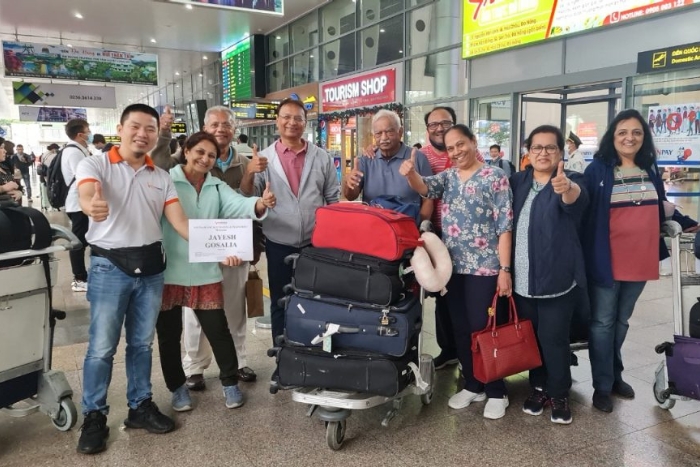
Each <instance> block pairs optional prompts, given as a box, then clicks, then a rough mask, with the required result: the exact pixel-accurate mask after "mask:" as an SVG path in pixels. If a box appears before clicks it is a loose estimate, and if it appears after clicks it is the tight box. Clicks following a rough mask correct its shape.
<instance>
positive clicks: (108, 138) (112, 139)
mask: <svg viewBox="0 0 700 467" xmlns="http://www.w3.org/2000/svg"><path fill="white" fill-rule="evenodd" d="M104 137H105V143H112V144H119V143H121V142H122V138H121V136H119V135H104Z"/></svg>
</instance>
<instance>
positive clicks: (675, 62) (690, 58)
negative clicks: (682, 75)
mask: <svg viewBox="0 0 700 467" xmlns="http://www.w3.org/2000/svg"><path fill="white" fill-rule="evenodd" d="M697 67H700V42H695V43H693V44H685V45H678V46H676V47H666V48H664V49H656V50H649V51H647V52H640V53H639V54H637V73H654V72H658V71H670V70H679V69H683V68H697Z"/></svg>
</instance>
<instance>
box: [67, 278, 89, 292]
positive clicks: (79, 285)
mask: <svg viewBox="0 0 700 467" xmlns="http://www.w3.org/2000/svg"><path fill="white" fill-rule="evenodd" d="M70 288H71V289H73V292H87V282H85V281H78V280H74V281H73V282H71V283H70Z"/></svg>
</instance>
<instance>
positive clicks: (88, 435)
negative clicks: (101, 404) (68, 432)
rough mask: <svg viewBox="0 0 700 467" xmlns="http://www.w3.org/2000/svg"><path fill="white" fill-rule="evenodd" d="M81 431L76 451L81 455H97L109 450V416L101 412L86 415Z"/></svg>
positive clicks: (96, 411)
mask: <svg viewBox="0 0 700 467" xmlns="http://www.w3.org/2000/svg"><path fill="white" fill-rule="evenodd" d="M80 431H81V433H80V440H78V448H77V449H76V450H77V451H78V452H79V453H80V454H97V453H98V452H102V451H104V450H105V449H106V448H107V438H109V427H108V426H107V416H106V415H105V414H103V413H102V412H100V411H99V410H95V411H93V412H88V413H87V414H86V415H85V419H84V420H83V426H81V427H80Z"/></svg>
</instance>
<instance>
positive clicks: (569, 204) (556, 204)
mask: <svg viewBox="0 0 700 467" xmlns="http://www.w3.org/2000/svg"><path fill="white" fill-rule="evenodd" d="M526 144H527V148H528V152H529V154H530V157H531V161H532V165H531V166H529V167H528V168H527V169H525V170H524V171H521V172H518V173H517V174H514V175H513V176H512V177H511V178H510V186H511V188H512V190H513V209H514V218H515V221H514V227H515V229H514V232H513V237H514V242H513V243H514V248H513V261H514V262H513V290H514V292H515V302H516V304H517V307H518V312H519V314H520V317H521V318H523V319H529V320H531V321H532V325H533V327H534V330H535V333H536V335H537V343H538V345H539V348H540V354H541V355H542V366H540V367H539V368H534V369H532V370H530V375H529V376H530V387H531V391H532V392H531V394H530V396H529V397H528V398H527V399H526V400H525V404H524V405H523V411H524V412H525V413H527V414H530V415H540V414H542V412H543V410H544V407H545V406H546V405H551V407H552V413H551V416H550V420H551V421H552V422H554V423H559V424H569V423H571V421H572V417H571V409H570V407H569V387H570V386H571V367H570V350H569V349H570V347H569V329H570V327H571V320H572V316H573V313H574V310H575V309H576V306H577V302H578V301H579V295H580V294H579V290H578V289H577V286H578V287H581V288H584V289H585V286H586V271H585V265H584V261H583V253H582V250H581V243H580V241H579V236H578V228H579V226H580V224H581V219H582V217H583V215H584V212H585V209H586V207H587V205H588V196H587V194H586V192H585V190H584V189H583V188H582V185H583V175H582V174H579V173H577V172H572V171H566V170H565V169H564V161H563V157H562V155H563V152H564V136H563V135H562V133H561V131H559V129H558V128H556V127H554V126H551V125H542V126H539V127H537V128H535V129H534V130H533V131H532V133H530V136H528V138H527V142H526Z"/></svg>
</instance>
